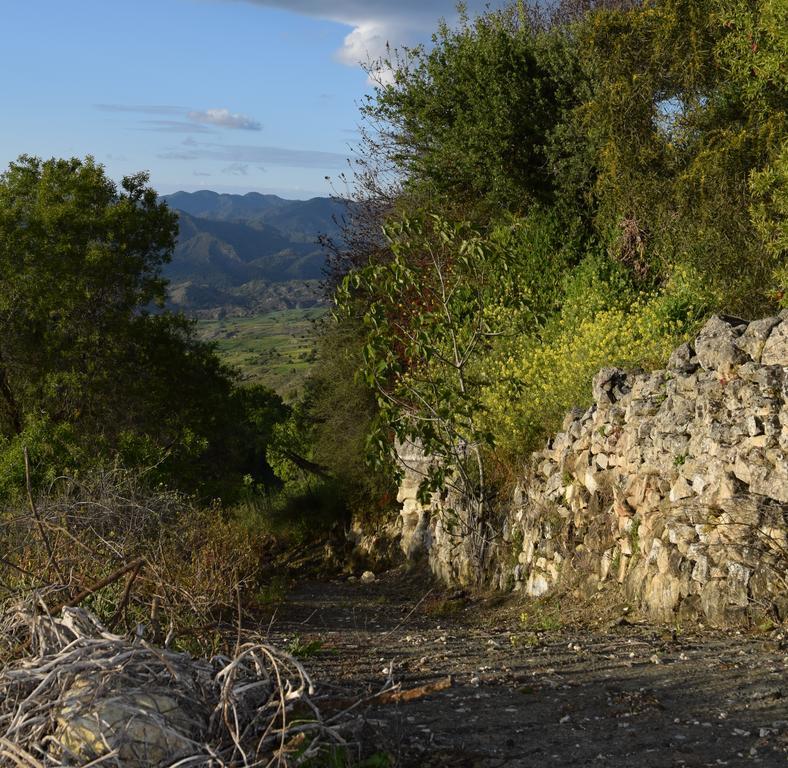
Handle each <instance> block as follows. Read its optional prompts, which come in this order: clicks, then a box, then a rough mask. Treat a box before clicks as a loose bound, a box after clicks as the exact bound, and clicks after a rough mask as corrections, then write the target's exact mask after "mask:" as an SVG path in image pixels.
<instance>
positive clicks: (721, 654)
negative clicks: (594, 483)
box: [270, 570, 788, 768]
mask: <svg viewBox="0 0 788 768" xmlns="http://www.w3.org/2000/svg"><path fill="white" fill-rule="evenodd" d="M562 605H563V604H562V603H555V602H553V603H547V604H534V603H533V602H528V601H526V600H525V599H523V598H518V597H517V596H512V597H510V598H500V597H498V598H489V597H487V598H485V597H474V596H467V595H464V594H461V593H454V594H452V593H447V592H445V591H441V590H440V589H439V588H438V587H436V586H435V585H434V584H432V583H431V582H430V580H429V577H428V576H427V575H425V574H424V573H422V572H418V571H404V570H395V571H391V572H389V573H386V574H382V575H378V578H377V580H376V581H375V582H373V583H370V584H364V583H361V582H360V581H346V580H341V581H340V580H335V581H328V582H322V583H319V582H312V583H304V584H302V585H300V586H298V587H297V588H296V589H295V590H294V591H293V592H292V593H291V594H290V595H289V597H288V599H287V601H286V603H285V604H284V605H283V606H281V607H280V608H279V610H278V611H277V614H276V616H275V617H274V620H273V622H272V625H271V629H270V634H271V638H272V640H274V642H277V643H278V644H280V645H282V646H290V647H291V648H294V649H297V650H298V649H301V650H300V652H302V653H304V654H305V655H307V656H308V658H307V659H306V663H307V667H308V668H309V669H310V670H311V672H312V674H313V676H314V678H315V680H316V681H317V683H318V687H319V689H320V691H321V693H322V694H324V695H326V696H328V697H329V698H333V699H335V700H343V699H347V698H351V699H352V698H357V697H358V696H359V695H370V696H371V695H373V694H375V693H376V692H378V691H379V690H380V689H381V688H382V687H383V686H384V685H385V683H386V681H387V679H388V678H389V677H390V676H392V677H393V679H394V680H395V681H396V682H398V683H400V684H401V685H402V688H403V689H409V688H414V687H417V686H421V685H425V684H428V683H431V682H435V681H438V680H441V679H443V678H445V677H447V676H451V678H452V686H451V687H450V688H448V689H447V690H443V691H439V692H437V693H434V694H432V695H429V696H425V697H422V698H420V699H417V700H415V701H410V702H401V703H397V704H391V703H388V704H375V703H371V704H370V703H365V704H361V705H360V706H359V707H358V708H357V710H356V711H357V712H358V729H357V738H358V741H359V743H360V747H359V751H360V754H361V755H362V756H369V755H371V754H375V753H378V754H380V753H386V754H388V755H390V756H391V758H392V761H393V765H396V766H403V767H404V766H423V767H424V768H439V767H440V768H443V767H444V766H445V767H448V766H452V768H466V767H467V768H516V767H520V766H522V767H523V768H525V767H527V766H595V767H602V766H640V767H642V768H669V767H670V768H672V767H673V766H725V765H727V766H740V765H762V766H786V765H788V678H787V673H788V645H786V641H785V638H784V634H783V632H781V631H780V630H775V629H772V630H769V631H763V630H762V631H760V632H745V631H730V632H722V631H718V630H711V629H708V628H703V627H689V628H684V627H660V626H654V625H649V624H647V623H643V622H639V621H638V620H637V619H636V618H634V617H631V616H630V615H629V614H628V613H625V611H626V608H625V606H623V605H619V606H616V605H611V604H610V603H609V602H608V603H604V601H602V600H600V602H599V607H597V606H595V604H594V603H591V604H589V605H587V606H585V608H584V610H583V611H580V612H575V613H574V614H571V615H570V613H569V611H568V610H567V609H566V608H565V607H562ZM310 643H311V644H312V645H311V647H310ZM303 649H306V650H303Z"/></svg>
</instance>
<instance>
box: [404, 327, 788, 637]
mask: <svg viewBox="0 0 788 768" xmlns="http://www.w3.org/2000/svg"><path fill="white" fill-rule="evenodd" d="M593 392H594V403H593V405H592V406H591V407H590V408H589V409H588V410H586V411H580V410H575V411H573V412H571V413H570V414H568V415H567V417H566V419H565V421H564V424H563V429H562V431H561V432H560V433H559V434H557V435H556V436H555V437H554V438H553V439H552V440H551V441H550V442H549V444H548V446H547V448H546V449H545V450H543V451H540V452H539V453H536V454H534V456H533V457H532V462H531V468H530V470H529V473H528V476H527V477H524V478H523V479H522V482H521V483H520V485H519V487H518V489H517V491H516V493H515V498H514V500H513V503H512V506H511V509H510V510H509V511H508V513H507V515H506V520H505V522H504V524H503V532H502V534H501V536H500V539H499V540H498V541H496V542H495V543H494V544H491V545H490V546H488V547H487V548H486V550H485V553H484V556H483V557H482V558H481V559H480V558H478V557H475V554H474V553H475V549H474V547H471V546H469V544H468V535H467V531H463V530H462V526H460V528H459V530H458V527H457V526H456V525H450V526H447V525H446V522H445V520H444V515H443V513H442V509H443V505H445V502H444V501H442V500H441V499H440V498H438V497H435V498H434V500H433V502H432V503H431V504H430V505H428V506H426V507H425V506H423V505H421V504H419V503H418V501H417V500H416V488H417V487H418V482H419V480H420V477H421V474H420V472H421V471H422V470H423V466H424V465H423V464H422V465H421V466H420V465H419V462H427V461H428V459H426V458H425V457H423V456H422V455H420V454H419V452H418V448H417V447H416V446H410V447H408V448H406V449H405V450H404V451H403V454H404V458H405V463H406V465H407V466H409V467H410V469H409V470H408V471H406V475H405V478H404V481H403V484H402V486H401V489H400V497H399V498H400V501H401V502H402V512H401V534H402V535H401V544H402V547H403V551H405V553H406V554H407V555H408V556H409V557H417V556H419V555H425V556H427V557H428V558H429V561H430V564H431V566H432V569H433V571H434V572H435V573H436V574H437V575H439V576H440V577H441V578H442V579H443V580H444V581H446V582H447V583H458V584H470V583H480V582H487V583H488V584H492V585H494V586H496V587H499V588H513V589H515V590H523V591H524V592H526V593H527V594H528V595H530V596H534V597H539V596H542V595H545V594H548V593H549V592H551V591H552V590H554V589H556V588H560V587H562V586H566V585H569V584H570V583H571V584H572V585H573V586H574V587H575V588H576V587H577V586H578V585H580V587H581V588H582V589H584V590H586V591H587V592H588V591H593V590H596V589H599V588H602V586H603V585H604V584H605V583H606V582H612V583H615V584H618V585H620V588H621V589H622V590H623V591H624V593H625V595H626V597H627V598H628V599H629V600H630V601H631V602H632V603H633V604H635V605H636V606H637V607H638V608H639V609H640V610H642V611H643V612H644V613H646V614H647V615H649V616H650V617H652V618H654V619H657V620H661V621H672V620H675V619H676V618H677V617H679V618H681V617H699V618H702V619H704V620H706V621H708V622H710V623H714V624H719V625H723V624H731V623H740V622H747V621H751V620H753V617H754V616H755V615H768V616H771V617H776V618H778V619H780V620H785V619H786V617H788V568H787V566H788V313H783V314H782V315H781V316H780V317H774V318H767V319H765V320H758V321H755V322H752V323H746V322H744V321H741V320H738V319H736V318H729V317H713V318H712V319H711V320H709V321H708V323H707V324H706V325H705V326H704V328H703V329H702V331H701V332H700V334H699V335H698V337H697V339H696V340H695V342H694V344H692V345H690V344H685V345H683V346H681V347H680V348H679V349H677V350H676V351H675V352H674V354H673V355H672V356H671V358H670V361H669V363H668V366H667V368H666V369H665V370H661V371H655V372H653V373H627V372H625V371H622V370H618V369H614V368H605V369H603V370H602V371H600V372H599V374H598V375H597V376H596V377H595V379H594V387H593ZM454 506H455V508H456V505H454Z"/></svg>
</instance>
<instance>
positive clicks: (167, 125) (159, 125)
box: [139, 120, 215, 133]
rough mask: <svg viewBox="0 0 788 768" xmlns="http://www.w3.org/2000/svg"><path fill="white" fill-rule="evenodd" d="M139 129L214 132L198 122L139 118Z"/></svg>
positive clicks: (170, 131)
mask: <svg viewBox="0 0 788 768" xmlns="http://www.w3.org/2000/svg"><path fill="white" fill-rule="evenodd" d="M139 125H140V128H139V130H141V131H158V132H159V133H215V131H213V130H211V129H210V128H206V127H205V126H204V125H200V124H199V123H188V122H186V121H184V120H140V122H139Z"/></svg>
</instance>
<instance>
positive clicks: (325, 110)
mask: <svg viewBox="0 0 788 768" xmlns="http://www.w3.org/2000/svg"><path fill="white" fill-rule="evenodd" d="M454 5H455V0H391V1H389V2H387V1H386V0H337V1H336V2H330V1H327V2H322V1H321V0H133V1H132V0H0V29H2V45H0V86H1V88H2V91H1V92H2V97H3V108H2V119H0V168H5V167H7V166H8V164H9V163H10V162H12V161H13V160H14V159H15V158H16V157H18V156H19V155H21V154H23V153H24V154H29V155H37V156H39V157H72V156H80V157H84V156H85V155H88V154H90V155H93V156H94V157H95V158H96V159H97V160H98V161H99V162H101V163H103V164H104V165H105V167H106V169H107V172H108V173H109V175H110V176H111V177H112V178H114V179H116V180H120V179H121V178H122V177H123V176H124V175H127V174H131V173H136V172H138V171H141V170H146V171H148V172H149V173H150V177H151V183H152V185H153V186H154V187H155V188H156V189H157V190H158V191H159V192H160V193H162V194H166V193H170V192H174V191H177V190H181V189H182V190H187V191H193V190H197V189H213V190H216V191H219V192H237V193H245V192H249V191H255V192H264V193H274V194H279V195H281V196H283V197H287V198H293V199H306V198H309V197H314V196H318V195H328V194H330V193H331V191H332V184H333V185H334V186H337V185H338V184H339V182H338V177H339V175H340V174H341V173H342V172H343V171H346V170H347V169H348V165H347V159H348V157H349V156H351V154H352V151H353V147H354V145H355V143H356V142H357V140H358V125H359V119H360V118H359V110H358V107H359V104H360V103H361V100H362V99H363V97H364V95H365V94H366V93H369V92H370V90H371V86H370V84H369V81H368V78H367V75H366V73H365V72H364V70H363V69H362V68H361V66H360V62H361V61H365V60H367V59H368V58H369V57H373V58H374V57H376V56H378V55H380V54H381V53H382V52H383V51H384V50H385V46H386V43H387V42H388V43H390V44H391V45H392V46H393V47H397V46H400V45H403V44H405V45H413V44H415V43H420V42H428V41H429V39H430V35H431V34H432V32H434V30H435V28H436V26H437V23H438V20H439V19H440V18H446V19H447V20H449V21H450V22H451V21H452V20H453V19H454V18H455V9H454ZM467 5H468V7H469V10H470V11H471V12H474V11H479V10H483V8H484V7H485V6H486V5H487V2H485V0H477V1H472V2H469V3H467ZM491 5H492V6H493V7H498V6H500V5H501V3H495V2H493V3H491ZM327 176H328V177H330V179H331V181H327V180H326V177H327Z"/></svg>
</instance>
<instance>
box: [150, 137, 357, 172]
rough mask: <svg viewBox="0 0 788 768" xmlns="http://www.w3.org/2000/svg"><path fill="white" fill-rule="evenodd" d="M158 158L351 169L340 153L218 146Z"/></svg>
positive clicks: (189, 148) (206, 144)
mask: <svg viewBox="0 0 788 768" xmlns="http://www.w3.org/2000/svg"><path fill="white" fill-rule="evenodd" d="M158 157H159V158H160V159H162V160H189V161H197V160H220V161H223V162H225V163H228V166H227V167H228V168H229V167H231V166H232V165H233V164H253V165H263V166H266V165H283V166H287V167H290V168H316V169H321V170H325V169H341V168H345V167H346V166H347V159H346V157H345V156H344V155H341V154H339V153H338V152H321V151H319V150H311V149H290V148H287V147H267V146H255V145H248V144H218V143H216V142H193V143H191V142H190V143H189V145H188V146H187V148H185V149H184V148H178V149H175V150H170V151H167V152H162V153H160V154H159V155H158ZM226 170H227V169H225V171H226Z"/></svg>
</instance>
